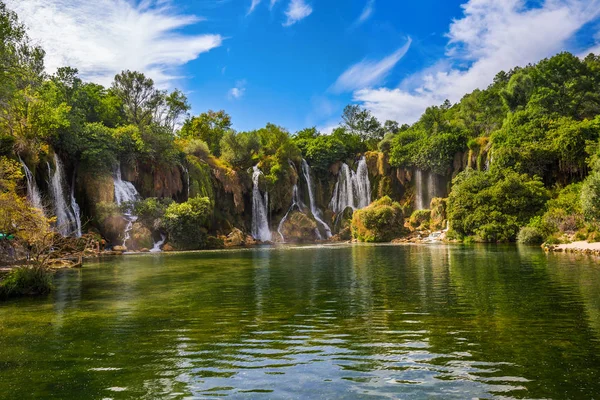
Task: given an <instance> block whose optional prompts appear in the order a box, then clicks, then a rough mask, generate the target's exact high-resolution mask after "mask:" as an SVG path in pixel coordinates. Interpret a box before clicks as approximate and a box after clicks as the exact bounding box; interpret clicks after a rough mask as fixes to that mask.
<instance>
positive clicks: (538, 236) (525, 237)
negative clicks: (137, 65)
mask: <svg viewBox="0 0 600 400" xmlns="http://www.w3.org/2000/svg"><path fill="white" fill-rule="evenodd" d="M517 241H518V242H519V243H521V244H542V243H543V242H544V235H543V234H542V232H540V230H539V229H537V228H533V227H530V226H526V227H523V228H521V230H520V231H519V235H518V236H517Z"/></svg>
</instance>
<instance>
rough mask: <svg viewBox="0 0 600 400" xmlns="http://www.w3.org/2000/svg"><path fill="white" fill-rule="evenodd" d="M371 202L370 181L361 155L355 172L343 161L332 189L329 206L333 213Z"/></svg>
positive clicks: (357, 207) (365, 163)
mask: <svg viewBox="0 0 600 400" xmlns="http://www.w3.org/2000/svg"><path fill="white" fill-rule="evenodd" d="M370 203H371V183H370V182H369V171H368V169H367V162H366V160H365V158H364V157H361V159H360V161H359V162H358V168H357V169H356V172H354V171H352V170H351V169H350V167H349V166H348V165H347V164H346V163H343V164H342V167H341V169H340V172H339V174H338V181H337V182H336V184H335V188H334V190H333V197H332V198H331V202H330V203H329V207H330V208H331V209H332V210H333V212H334V213H336V214H340V213H342V212H343V211H344V210H345V209H346V208H348V207H350V208H352V209H353V210H357V209H360V208H364V207H366V206H368V205H369V204H370Z"/></svg>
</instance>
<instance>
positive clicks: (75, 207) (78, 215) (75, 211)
mask: <svg viewBox="0 0 600 400" xmlns="http://www.w3.org/2000/svg"><path fill="white" fill-rule="evenodd" d="M71 208H72V209H73V215H74V216H75V229H76V231H75V232H76V235H77V237H81V209H80V208H79V204H77V200H76V199H75V173H73V181H72V182H71Z"/></svg>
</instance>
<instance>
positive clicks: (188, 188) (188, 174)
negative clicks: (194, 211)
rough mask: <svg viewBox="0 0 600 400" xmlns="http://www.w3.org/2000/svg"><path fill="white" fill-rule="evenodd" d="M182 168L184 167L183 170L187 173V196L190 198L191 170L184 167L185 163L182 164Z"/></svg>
mask: <svg viewBox="0 0 600 400" xmlns="http://www.w3.org/2000/svg"><path fill="white" fill-rule="evenodd" d="M181 168H183V172H184V173H185V177H186V179H187V197H188V199H189V198H190V170H189V169H187V168H186V167H184V166H183V165H182V166H181Z"/></svg>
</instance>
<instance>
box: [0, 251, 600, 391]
mask: <svg viewBox="0 0 600 400" xmlns="http://www.w3.org/2000/svg"><path fill="white" fill-rule="evenodd" d="M599 338H600V265H599V264H598V261H597V259H593V258H586V257H581V256H569V255H564V254H559V255H546V254H544V253H543V252H541V251H540V250H539V249H536V248H535V249H532V248H522V247H516V246H506V247H503V246H489V247H486V246H475V247H460V246H437V245H432V246H358V245H357V246H340V247H334V246H321V247H307V248H287V249H281V248H279V249H277V248H276V249H272V248H262V249H253V250H240V251H223V252H206V253H187V254H162V255H147V256H131V257H124V258H117V259H113V260H110V261H106V262H100V263H89V264H87V265H86V266H85V267H84V268H83V269H81V270H72V271H63V272H61V273H60V274H59V275H58V276H57V278H56V291H55V292H54V293H53V294H51V295H49V296H48V297H45V298H38V299H18V300H13V301H9V302H5V303H0V398H7V399H13V398H23V399H24V398H44V399H83V398H85V399H110V398H113V399H126V398H127V399H128V398H146V399H155V398H161V399H163V398H165V399H168V398H175V399H183V398H212V397H219V396H228V397H233V398H278V399H279V398H348V399H353V398H361V399H362V398H401V399H428V398H440V399H453V398H455V399H465V398H533V399H550V398H551V399H566V398H572V399H590V398H594V397H596V398H597V397H599V394H600V342H599Z"/></svg>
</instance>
